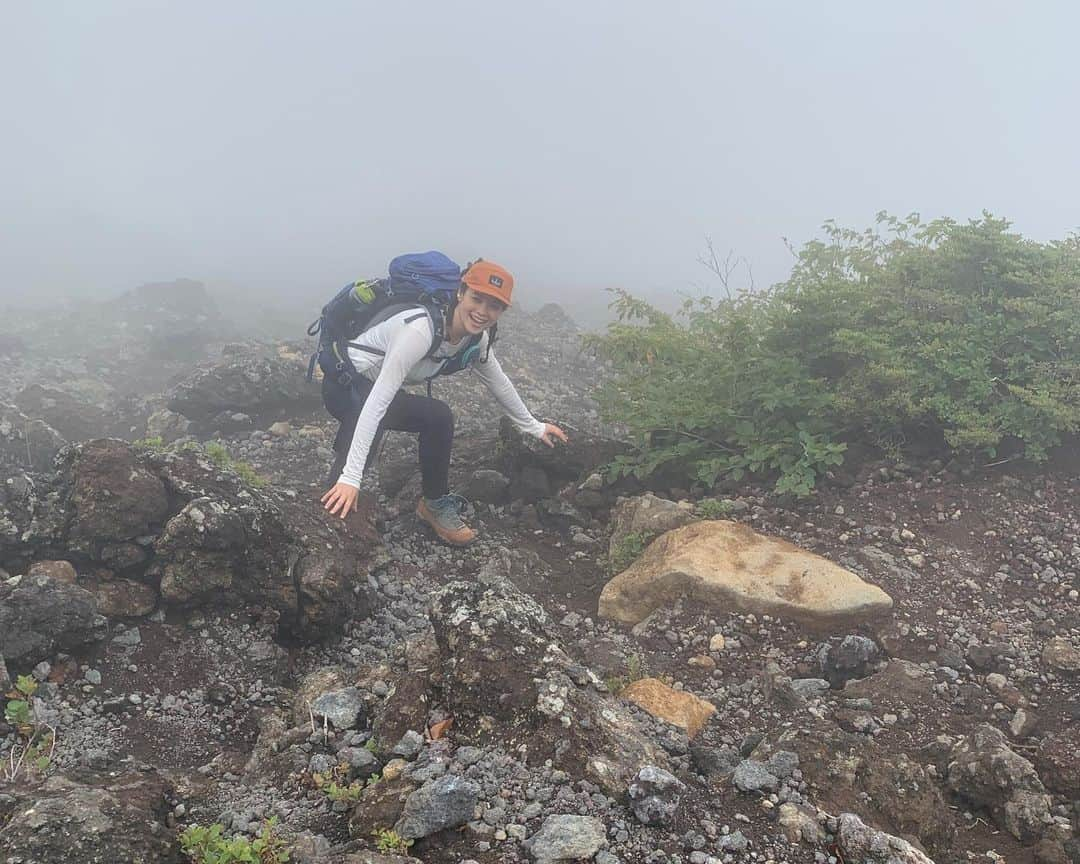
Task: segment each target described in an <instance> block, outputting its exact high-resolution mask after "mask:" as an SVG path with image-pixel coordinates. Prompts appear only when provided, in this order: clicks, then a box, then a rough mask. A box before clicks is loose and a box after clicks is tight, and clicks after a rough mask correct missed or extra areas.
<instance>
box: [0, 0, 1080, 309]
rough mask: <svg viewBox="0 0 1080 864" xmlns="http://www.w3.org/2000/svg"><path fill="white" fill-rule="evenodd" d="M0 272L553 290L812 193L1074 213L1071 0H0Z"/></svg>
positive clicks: (1032, 220)
mask: <svg viewBox="0 0 1080 864" xmlns="http://www.w3.org/2000/svg"><path fill="white" fill-rule="evenodd" d="M0 13H2V17H0V21H2V22H3V29H4V38H3V41H2V46H3V47H2V50H0V94H2V96H3V103H2V104H3V108H4V124H3V127H2V128H3V133H2V135H0V300H23V299H25V298H37V299H40V298H42V297H48V296H53V295H55V294H57V293H59V294H66V293H68V292H78V293H79V294H81V295H84V296H95V297H101V298H104V297H108V296H111V295H113V294H115V293H118V292H120V291H122V290H125V289H127V288H130V287H133V286H135V285H138V284H140V283H142V282H148V281H160V280H167V279H173V278H177V277H191V278H195V279H199V280H202V281H204V282H206V283H207V284H208V285H209V286H210V287H211V288H212V289H214V290H219V291H223V290H233V289H249V290H250V289H252V288H254V287H257V286H266V287H267V289H268V290H271V291H272V292H274V293H281V292H293V293H304V294H309V295H310V294H313V295H315V296H319V295H329V294H331V293H333V291H334V289H336V288H337V287H338V286H339V285H341V284H344V282H345V281H347V280H349V279H351V278H353V277H355V276H360V275H377V274H379V273H381V272H382V271H383V270H384V269H385V265H386V262H387V261H388V260H389V259H390V258H391V257H392V256H393V255H395V254H397V253H399V252H403V251H413V250H422V249H430V248H437V249H442V250H443V251H445V252H447V253H449V254H450V255H451V256H453V257H455V258H456V259H458V260H460V261H462V262H464V261H465V260H467V259H469V258H471V257H474V256H476V255H483V256H484V257H487V258H490V259H492V260H496V261H498V262H500V263H502V264H504V265H505V266H507V267H508V268H509V269H511V270H512V271H513V272H514V273H515V275H516V276H517V277H518V284H517V296H518V297H520V300H521V302H522V303H523V304H525V305H526V306H528V307H532V308H535V307H536V306H538V305H540V304H541V303H542V302H544V301H545V300H547V299H555V300H558V301H560V302H563V303H565V304H566V305H567V306H568V308H569V309H570V311H571V312H572V313H573V311H574V310H575V309H578V310H580V311H581V313H582V314H583V315H591V314H592V313H593V312H594V311H595V310H597V309H599V308H602V306H603V304H604V302H605V301H604V299H603V298H604V295H603V294H602V293H601V289H602V288H604V287H608V286H614V285H619V286H623V287H626V288H629V289H631V290H633V291H635V292H638V293H644V294H647V295H653V296H655V295H659V294H668V295H671V294H674V293H675V292H678V291H688V290H689V291H692V290H694V289H695V288H696V287H699V286H702V285H707V284H708V280H707V273H705V271H704V270H703V269H702V268H701V266H700V265H699V264H698V263H697V261H696V259H697V257H698V255H699V254H700V253H701V251H702V248H703V238H704V236H705V235H711V236H712V237H713V238H714V240H715V242H716V244H717V246H718V247H720V248H721V249H723V250H727V249H728V248H733V249H735V250H737V251H738V253H740V254H742V255H744V256H746V257H747V258H748V259H750V260H751V261H752V262H753V265H754V270H755V276H756V278H757V282H758V283H759V284H764V283H771V282H774V281H777V280H780V279H783V278H784V277H785V276H786V274H787V272H788V269H789V265H790V261H791V259H790V255H789V253H788V252H787V251H786V249H785V248H784V245H783V242H782V240H781V238H782V237H788V238H789V239H790V240H791V241H792V242H793V243H795V244H796V245H799V244H801V243H802V242H804V241H806V240H808V239H810V238H811V237H813V236H816V235H818V234H819V226H820V224H821V223H822V222H823V221H824V220H825V219H827V218H830V217H833V218H836V219H837V220H838V221H840V222H841V223H844V224H847V225H850V226H852V227H858V228H862V227H866V226H867V225H869V224H871V222H872V220H873V217H874V214H875V213H876V212H877V211H878V210H881V209H887V210H889V211H892V212H894V213H896V214H900V215H902V214H906V213H908V212H910V211H913V210H916V211H919V212H921V213H922V214H923V215H924V216H925V217H934V216H940V215H949V216H953V217H956V218H968V217H973V216H977V215H978V214H979V213H980V211H982V210H983V209H988V210H991V211H992V212H994V213H995V214H997V215H1001V216H1005V217H1007V218H1009V219H1011V220H1013V221H1014V223H1015V225H1016V227H1017V229H1018V230H1020V231H1022V232H1023V233H1025V234H1027V235H1030V236H1033V237H1036V238H1039V239H1051V238H1059V237H1062V236H1064V235H1065V234H1066V233H1067V232H1069V231H1072V230H1076V229H1077V228H1078V227H1080V209H1078V205H1080V158H1078V156H1077V153H1078V152H1080V140H1078V123H1077V104H1078V101H1080V61H1077V59H1076V58H1077V53H1076V52H1077V48H1076V38H1077V36H1076V34H1077V33H1078V32H1080V7H1078V6H1077V4H1075V3H1065V2H1062V3H1023V4H1021V3H1016V2H1008V3H991V2H985V0H980V2H952V3H942V2H933V3H929V2H927V3H923V2H905V3H901V4H889V5H888V6H886V5H885V4H882V3H867V2H865V0H863V2H828V3H825V2H805V0H800V2H785V3H766V2H753V3H750V2H746V3H730V2H706V0H701V2H672V0H667V2H663V3H661V2H658V0H654V2H648V3H646V2H629V0H618V2H616V0H611V2H588V0H574V2H562V3H552V2H543V0H531V2H528V3H524V2H509V0H502V2H494V0H492V2H427V0H424V2H418V0H413V2H399V3H394V2H387V0H380V2H377V3H373V2H317V0H313V2H308V3H297V2H288V3H286V2H270V0H259V2H235V0H228V2H222V0H215V2H201V0H182V2H151V0H138V2H121V0H77V2H60V0H48V2H25V0H18V2H14V0H0Z"/></svg>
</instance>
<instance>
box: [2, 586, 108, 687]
mask: <svg viewBox="0 0 1080 864" xmlns="http://www.w3.org/2000/svg"><path fill="white" fill-rule="evenodd" d="M106 625H107V622H106V620H105V618H104V617H103V616H102V615H100V614H98V610H97V606H96V604H95V602H94V596H93V595H92V594H91V593H90V592H88V591H85V590H84V589H82V588H80V587H78V586H77V585H72V584H70V583H69V582H65V581H62V580H59V579H54V578H52V577H50V576H49V575H47V574H45V573H36V574H33V575H28V576H23V577H21V578H20V577H15V578H14V579H11V580H8V581H7V582H0V654H2V655H4V656H5V657H6V658H7V659H8V660H9V661H16V662H18V663H19V665H20V666H32V665H34V664H35V663H38V662H40V661H41V660H45V659H48V658H49V657H51V656H52V655H53V654H55V653H56V652H57V651H72V650H74V649H75V648H79V647H81V646H83V645H86V644H88V643H90V642H94V641H97V640H99V639H102V638H103V637H104V636H105V632H106Z"/></svg>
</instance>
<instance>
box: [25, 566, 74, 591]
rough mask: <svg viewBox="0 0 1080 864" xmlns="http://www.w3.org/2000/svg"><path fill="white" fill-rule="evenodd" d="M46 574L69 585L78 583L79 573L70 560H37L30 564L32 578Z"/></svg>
mask: <svg viewBox="0 0 1080 864" xmlns="http://www.w3.org/2000/svg"><path fill="white" fill-rule="evenodd" d="M37 576H46V577H48V578H49V579H55V580H56V581H57V582H67V584H68V585H76V584H78V574H77V573H76V572H75V568H74V567H73V566H72V564H71V562H70V561H35V562H34V563H33V564H31V565H30V578H31V579H33V578H35V577H37Z"/></svg>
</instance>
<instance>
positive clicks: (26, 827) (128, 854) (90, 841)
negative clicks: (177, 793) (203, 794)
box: [0, 773, 180, 864]
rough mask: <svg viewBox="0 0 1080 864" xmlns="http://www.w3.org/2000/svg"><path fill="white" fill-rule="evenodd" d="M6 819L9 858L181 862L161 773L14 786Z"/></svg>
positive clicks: (100, 863)
mask: <svg viewBox="0 0 1080 864" xmlns="http://www.w3.org/2000/svg"><path fill="white" fill-rule="evenodd" d="M11 791H12V793H13V794H14V796H15V803H14V805H13V807H12V809H11V813H10V822H7V823H6V824H5V823H3V819H2V817H3V815H4V814H3V813H2V811H0V824H4V831H3V840H2V843H3V849H4V860H5V861H26V862H31V861H33V862H35V864H73V862H76V861H77V862H79V864H117V862H120V861H155V862H161V864H172V862H179V861H180V856H179V854H178V850H177V848H176V846H175V844H174V842H173V832H172V831H169V830H167V829H166V828H165V826H164V821H165V811H166V809H167V807H168V805H167V801H166V797H167V796H168V795H169V794H170V789H169V786H168V784H167V783H166V782H165V780H163V779H162V778H161V777H159V776H158V775H157V774H155V773H140V774H126V775H123V776H120V777H112V776H110V777H95V778H86V780H85V782H80V781H77V780H74V779H71V778H68V777H65V776H62V775H56V776H53V777H50V778H49V779H48V780H46V781H45V782H44V783H43V784H42V785H41V786H40V787H39V788H37V789H21V788H20V787H19V786H17V785H16V786H15V787H14V788H13V789H12V790H11Z"/></svg>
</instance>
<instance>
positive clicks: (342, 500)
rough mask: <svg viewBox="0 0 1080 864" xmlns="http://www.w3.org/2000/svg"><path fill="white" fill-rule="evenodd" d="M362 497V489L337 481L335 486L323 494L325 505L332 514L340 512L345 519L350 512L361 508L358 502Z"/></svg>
mask: <svg viewBox="0 0 1080 864" xmlns="http://www.w3.org/2000/svg"><path fill="white" fill-rule="evenodd" d="M359 498H360V490H359V489H357V488H356V487H355V486H350V485H349V484H348V483H335V484H334V488H332V489H331V490H330V491H329V492H327V493H326V494H325V495H323V496H322V503H323V507H324V509H326V510H329V511H330V515H331V516H336V515H338V514H339V513H340V514H341V518H342V519H344V518H345V517H346V516H347V515H349V514H350V513H355V512H356V511H357V509H359V505H358V503H357V501H358V499H359Z"/></svg>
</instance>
